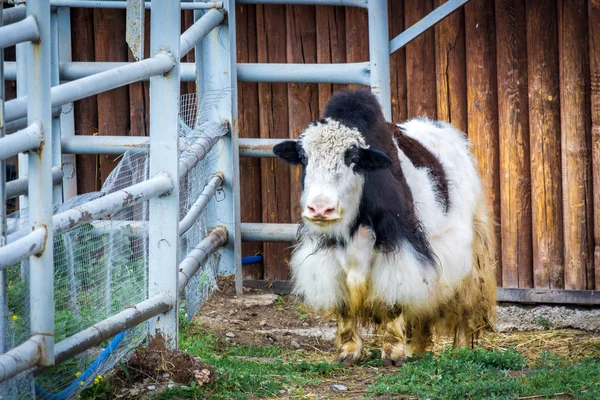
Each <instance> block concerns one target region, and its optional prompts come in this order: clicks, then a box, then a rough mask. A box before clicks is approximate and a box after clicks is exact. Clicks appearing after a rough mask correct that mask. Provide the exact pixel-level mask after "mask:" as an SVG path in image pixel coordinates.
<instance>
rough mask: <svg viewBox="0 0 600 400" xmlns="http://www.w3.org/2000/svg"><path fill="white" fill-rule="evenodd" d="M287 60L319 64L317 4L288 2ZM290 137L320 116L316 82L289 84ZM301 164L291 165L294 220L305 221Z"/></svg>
mask: <svg viewBox="0 0 600 400" xmlns="http://www.w3.org/2000/svg"><path fill="white" fill-rule="evenodd" d="M286 23H287V62H288V63H297V64H315V63H316V62H317V48H316V46H317V33H316V15H315V7H314V6H306V5H287V6H286ZM288 106H289V108H290V109H291V110H293V112H291V113H290V114H289V133H290V138H297V137H298V135H299V134H300V133H301V132H302V131H303V130H304V129H305V128H306V127H307V125H308V124H309V123H310V122H311V121H313V120H316V119H318V117H319V98H318V87H317V85H316V84H308V83H290V84H289V85H288ZM301 172H302V169H301V168H300V167H299V166H293V167H290V190H291V191H290V202H291V204H290V210H291V220H292V222H293V223H297V222H300V221H301V215H302V210H301V207H300V194H301V190H302V188H301V182H300V174H301Z"/></svg>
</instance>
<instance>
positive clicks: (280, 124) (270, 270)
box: [256, 5, 290, 280]
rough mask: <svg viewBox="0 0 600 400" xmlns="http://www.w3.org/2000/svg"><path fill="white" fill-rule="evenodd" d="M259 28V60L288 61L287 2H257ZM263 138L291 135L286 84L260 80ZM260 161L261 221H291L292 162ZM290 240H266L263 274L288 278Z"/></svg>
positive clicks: (275, 278)
mask: <svg viewBox="0 0 600 400" xmlns="http://www.w3.org/2000/svg"><path fill="white" fill-rule="evenodd" d="M256 31H257V39H258V41H257V49H258V62H261V63H263V62H264V63H266V62H272V63H274V62H278V63H285V62H286V40H285V38H286V26H285V6H283V5H257V6H256ZM258 104H259V123H260V137H261V138H288V137H289V133H288V98H287V84H285V83H264V82H261V83H259V84H258ZM260 161H261V163H260V165H261V185H262V205H263V209H262V222H265V223H289V222H290V177H289V168H290V167H289V165H286V164H284V163H283V162H282V161H279V160H277V159H276V158H263V159H261V160H260ZM288 248H289V244H287V243H264V254H263V257H264V271H265V273H264V275H265V276H264V278H265V279H274V280H285V279H288V277H289V271H288V262H289V257H290V251H289V249H288Z"/></svg>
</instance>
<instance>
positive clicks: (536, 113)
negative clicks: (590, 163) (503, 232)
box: [527, 0, 564, 289]
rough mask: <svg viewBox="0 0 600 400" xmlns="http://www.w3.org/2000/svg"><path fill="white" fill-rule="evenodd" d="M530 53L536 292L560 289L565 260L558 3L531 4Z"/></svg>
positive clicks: (537, 0) (541, 1)
mask: <svg viewBox="0 0 600 400" xmlns="http://www.w3.org/2000/svg"><path fill="white" fill-rule="evenodd" d="M527 50H528V51H527V63H528V78H529V79H528V86H529V133H530V137H531V140H530V144H531V153H530V154H531V198H532V204H531V206H532V238H533V283H534V287H536V288H550V289H560V288H564V258H563V220H562V191H561V173H560V171H561V168H560V96H559V90H560V88H559V72H558V64H559V62H558V12H557V9H556V3H555V2H553V1H544V0H528V1H527Z"/></svg>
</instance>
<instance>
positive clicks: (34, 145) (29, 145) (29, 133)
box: [0, 122, 42, 160]
mask: <svg viewBox="0 0 600 400" xmlns="http://www.w3.org/2000/svg"><path fill="white" fill-rule="evenodd" d="M41 144H42V131H41V127H40V125H39V124H38V123H37V122H34V123H33V124H31V125H29V126H28V127H27V128H25V129H22V130H20V131H18V132H15V133H13V134H11V135H8V136H5V137H3V138H0V160H6V159H7V158H10V157H12V156H16V155H17V154H19V153H22V152H25V151H29V150H34V149H38V148H39V147H40V146H41Z"/></svg>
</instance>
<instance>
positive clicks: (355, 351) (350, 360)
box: [336, 342, 361, 365]
mask: <svg viewBox="0 0 600 400" xmlns="http://www.w3.org/2000/svg"><path fill="white" fill-rule="evenodd" d="M360 356H361V346H360V344H358V343H355V342H347V343H344V344H343V345H342V346H341V351H340V353H339V354H338V356H337V359H336V360H337V362H339V363H342V364H346V365H354V364H356V363H357V362H358V360H360Z"/></svg>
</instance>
